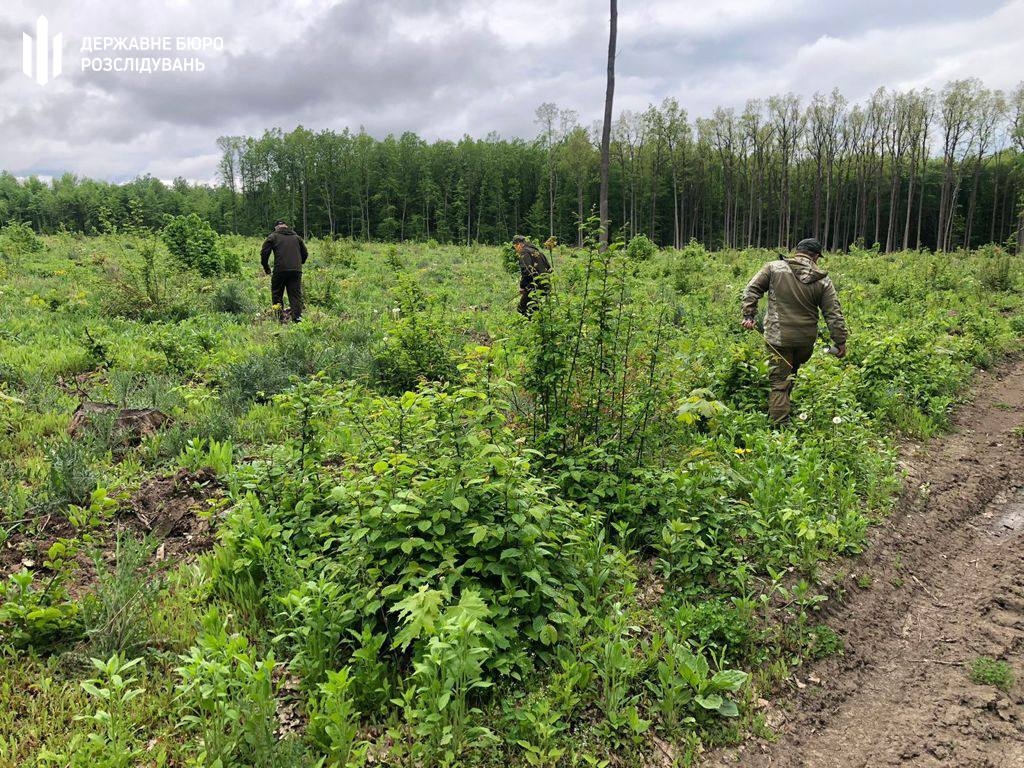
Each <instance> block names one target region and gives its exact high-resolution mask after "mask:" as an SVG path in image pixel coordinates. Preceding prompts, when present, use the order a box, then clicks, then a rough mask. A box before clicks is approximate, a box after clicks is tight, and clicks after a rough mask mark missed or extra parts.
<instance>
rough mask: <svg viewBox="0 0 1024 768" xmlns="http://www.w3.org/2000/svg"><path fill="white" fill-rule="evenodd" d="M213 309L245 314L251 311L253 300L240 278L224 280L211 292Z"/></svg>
mask: <svg viewBox="0 0 1024 768" xmlns="http://www.w3.org/2000/svg"><path fill="white" fill-rule="evenodd" d="M212 301H213V310H214V311H215V312H227V313H229V314H232V315H246V314H249V313H250V312H252V310H253V302H252V298H251V297H250V296H249V293H248V291H246V288H245V284H244V283H243V282H242V281H241V280H225V281H224V282H223V283H220V284H219V285H218V286H217V288H216V290H214V292H213V299H212Z"/></svg>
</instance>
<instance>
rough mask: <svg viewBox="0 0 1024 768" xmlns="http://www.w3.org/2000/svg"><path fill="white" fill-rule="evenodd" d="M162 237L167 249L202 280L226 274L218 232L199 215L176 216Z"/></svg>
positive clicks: (165, 228)
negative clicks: (222, 273)
mask: <svg viewBox="0 0 1024 768" xmlns="http://www.w3.org/2000/svg"><path fill="white" fill-rule="evenodd" d="M162 236H163V240H164V244H165V245H166V246H167V250H168V251H170V253H171V255H172V256H174V258H175V259H177V261H178V263H179V264H180V265H181V266H182V267H184V268H186V269H191V270H195V271H196V272H198V273H199V274H200V275H202V276H203V277H211V276H213V275H219V274H220V273H221V272H224V271H226V270H225V263H224V255H223V253H222V252H221V248H220V244H219V243H218V242H217V233H216V232H214V231H213V229H212V228H211V227H210V225H209V223H207V222H206V220H205V219H202V218H200V217H199V215H198V214H195V213H190V214H189V215H188V216H175V217H174V218H172V219H171V220H170V221H169V222H168V223H167V225H166V226H165V227H164V229H163V233H162Z"/></svg>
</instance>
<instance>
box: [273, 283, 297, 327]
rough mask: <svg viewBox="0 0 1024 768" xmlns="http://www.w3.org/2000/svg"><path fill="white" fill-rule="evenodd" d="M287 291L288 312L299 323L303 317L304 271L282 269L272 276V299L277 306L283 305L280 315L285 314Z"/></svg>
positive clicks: (293, 320) (279, 311) (294, 321)
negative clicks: (285, 270) (286, 295)
mask: <svg viewBox="0 0 1024 768" xmlns="http://www.w3.org/2000/svg"><path fill="white" fill-rule="evenodd" d="M285 291H287V292H288V314H289V315H290V316H291V319H292V322H293V323H297V322H299V321H300V320H301V319H302V272H299V271H298V270H293V271H288V272H284V271H282V272H274V274H273V275H271V276H270V300H271V302H272V303H273V304H274V305H275V306H278V307H281V309H279V310H278V317H283V316H284V312H283V309H284V306H283V305H284V294H285Z"/></svg>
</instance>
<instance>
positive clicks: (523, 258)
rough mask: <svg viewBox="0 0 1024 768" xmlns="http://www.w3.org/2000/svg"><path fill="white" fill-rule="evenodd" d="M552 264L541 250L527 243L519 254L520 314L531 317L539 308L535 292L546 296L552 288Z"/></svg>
mask: <svg viewBox="0 0 1024 768" xmlns="http://www.w3.org/2000/svg"><path fill="white" fill-rule="evenodd" d="M550 275H551V264H550V263H549V262H548V260H547V257H546V256H545V255H544V254H543V253H541V251H540V249H539V248H537V246H535V245H533V244H532V243H526V245H524V246H523V250H522V251H521V252H520V254H519V314H521V315H525V316H526V317H529V316H530V315H532V314H533V312H534V310H535V309H536V308H537V299H536V298H532V295H533V293H534V292H536V293H537V294H539V295H544V294H546V293H547V292H548V291H549V290H550V287H551V282H550V281H551V277H550Z"/></svg>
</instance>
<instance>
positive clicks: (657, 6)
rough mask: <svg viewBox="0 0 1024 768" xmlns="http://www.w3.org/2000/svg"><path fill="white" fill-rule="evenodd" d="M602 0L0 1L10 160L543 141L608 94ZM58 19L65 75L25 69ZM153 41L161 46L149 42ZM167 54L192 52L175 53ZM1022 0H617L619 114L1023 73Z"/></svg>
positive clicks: (173, 164)
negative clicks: (345, 140) (124, 62)
mask: <svg viewBox="0 0 1024 768" xmlns="http://www.w3.org/2000/svg"><path fill="white" fill-rule="evenodd" d="M607 12H608V9H607V3H606V2H605V1H604V0H340V1H335V2H331V1H330V0H273V1H271V0H202V2H196V1H194V0H165V2H146V3H141V2H138V0H74V2H68V1H67V0H3V3H2V4H0V93H2V95H3V98H2V99H0V169H5V170H9V171H11V172H13V173H15V174H16V175H19V176H25V175H29V174H33V173H34V174H41V175H47V176H49V175H55V174H60V173H63V172H72V173H76V174H80V175H88V176H93V177H98V178H105V179H109V180H113V181H121V180H125V179H129V178H132V177H134V176H136V175H139V174H146V173H148V174H152V175H154V176H156V177H158V178H162V179H171V178H174V177H176V176H184V177H186V178H188V179H192V180H211V179H213V178H214V176H215V172H216V171H215V169H216V164H217V159H218V155H217V148H216V139H217V137H218V136H221V135H228V134H232V135H233V134H250V135H251V134H259V133H262V131H263V130H264V129H266V128H272V127H281V128H284V129H286V130H290V129H291V128H294V127H295V126H296V125H304V126H306V127H307V128H311V129H322V128H333V129H337V130H340V129H342V128H344V127H345V126H349V127H351V128H353V129H358V127H359V126H365V128H366V130H367V131H369V132H370V133H371V134H373V135H375V136H378V137H381V136H384V135H386V134H387V133H389V132H394V133H396V134H397V133H401V132H402V131H406V130H412V131H415V132H417V133H419V134H420V135H421V136H423V137H425V138H428V139H435V138H453V139H457V138H459V137H461V136H462V135H463V134H466V133H468V134H471V135H473V136H485V135H487V134H488V133H490V132H492V131H495V132H497V133H498V134H500V135H502V136H506V137H509V136H523V137H531V138H532V137H533V136H535V135H536V134H537V132H538V128H537V125H536V124H535V123H534V110H535V109H536V107H537V106H538V105H539V104H540V103H542V102H555V103H556V104H558V105H559V106H560V107H562V108H570V109H574V110H576V111H577V112H578V113H579V115H580V118H581V121H582V122H583V124H585V125H590V124H591V123H592V122H593V121H594V120H596V119H598V118H599V116H600V114H601V110H602V107H603V98H604V68H605V54H606V50H607ZM40 14H45V15H46V16H47V17H48V19H49V25H50V33H51V35H52V34H56V33H58V32H59V33H61V34H62V35H63V40H64V44H63V52H64V53H63V55H64V62H63V73H62V75H61V76H60V77H58V78H56V79H54V80H52V81H51V82H49V83H47V84H46V85H42V86H41V85H39V84H37V83H36V82H35V81H34V80H32V79H31V78H29V77H27V76H26V75H25V74H24V73H23V72H22V35H23V33H26V32H27V33H30V34H34V32H35V24H36V18H37V17H38V16H39V15H40ZM179 36H189V37H210V38H214V37H220V38H222V39H223V41H224V49H223V50H221V51H214V50H208V51H206V52H199V53H198V54H195V55H197V56H198V57H199V58H200V59H201V60H202V62H203V64H204V66H205V69H204V70H203V71H202V72H166V73H159V74H145V73H139V72H102V71H100V72H94V71H91V70H83V62H82V59H83V58H86V59H91V58H95V57H124V56H129V57H133V58H134V57H136V56H145V55H146V54H142V53H139V52H137V51H134V50H130V51H104V52H99V53H92V54H85V53H83V52H82V42H83V39H85V38H92V37H111V38H124V39H126V40H130V39H131V38H142V37H151V38H152V37H159V38H164V37H169V38H171V39H172V40H174V41H176V39H177V37H179ZM150 55H152V54H150ZM157 55H159V56H170V57H175V56H182V57H185V56H191V55H193V54H191V53H189V54H184V53H182V54H178V53H177V52H176V51H171V52H169V53H159V54H157ZM1022 62H1024V0H1011V1H1010V2H1000V1H999V0H972V2H969V3H968V2H964V1H963V0H930V2H928V3H924V2H920V0H700V1H692V0H619V54H618V59H617V63H616V75H617V80H616V93H615V97H616V103H615V107H616V113H618V112H619V111H620V110H622V109H643V108H645V107H646V106H647V105H648V104H650V103H652V102H653V103H658V102H660V101H661V100H662V99H663V98H665V97H666V96H673V97H675V98H677V99H678V100H679V102H680V103H681V104H682V105H683V106H684V107H685V108H686V109H687V110H688V111H689V112H690V114H691V116H700V115H707V114H709V113H710V112H711V111H712V110H713V109H714V108H715V107H716V106H736V107H742V105H743V103H744V102H745V101H746V100H747V99H749V98H759V97H765V96H768V95H771V94H776V93H786V92H789V91H792V92H794V93H798V94H802V95H804V96H810V95H811V94H813V93H814V92H815V91H829V90H831V89H832V88H833V87H837V86H838V87H839V88H840V89H841V90H842V92H843V93H844V94H845V95H846V96H847V97H848V98H850V99H851V100H860V99H863V98H865V97H866V96H867V95H869V94H870V93H871V92H872V91H873V90H874V89H875V88H877V87H879V86H886V87H890V88H900V89H905V88H921V87H926V86H927V87H932V88H938V87H941V85H942V84H943V83H945V82H946V81H948V80H951V79H957V78H963V77H978V78H981V79H982V80H983V81H984V82H985V84H986V85H987V86H988V87H990V88H1002V89H1005V90H1010V89H1012V88H1013V87H1014V86H1015V85H1016V83H1017V82H1019V81H1020V80H1021V79H1024V64H1022Z"/></svg>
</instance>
